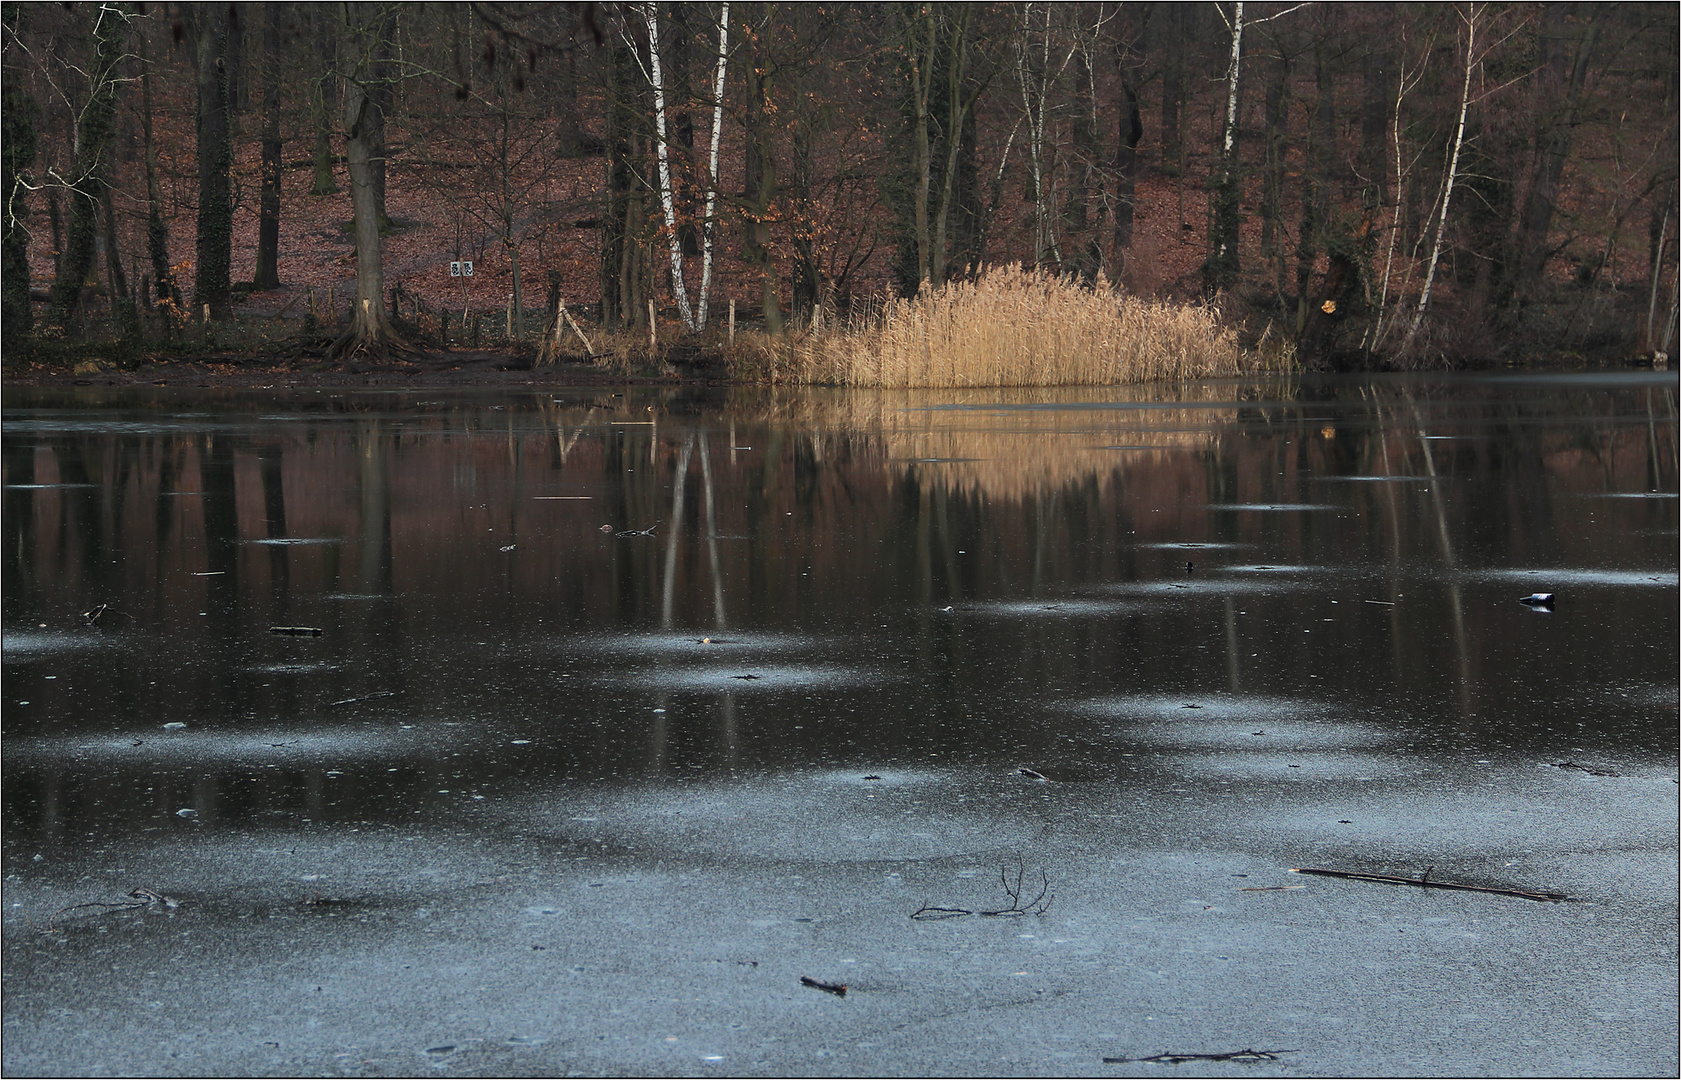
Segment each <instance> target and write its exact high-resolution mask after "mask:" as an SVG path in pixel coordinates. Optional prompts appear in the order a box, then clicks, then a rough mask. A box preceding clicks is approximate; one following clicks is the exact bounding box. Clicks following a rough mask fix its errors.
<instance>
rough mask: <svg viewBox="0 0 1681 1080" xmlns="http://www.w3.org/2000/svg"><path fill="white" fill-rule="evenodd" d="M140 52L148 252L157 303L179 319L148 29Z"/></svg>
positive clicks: (137, 40)
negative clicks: (161, 183) (154, 116)
mask: <svg viewBox="0 0 1681 1080" xmlns="http://www.w3.org/2000/svg"><path fill="white" fill-rule="evenodd" d="M135 43H136V45H137V46H138V48H139V52H140V123H141V132H142V138H143V139H144V140H145V151H146V254H147V255H148V256H149V257H150V258H151V260H152V277H153V279H154V280H155V281H156V282H157V289H158V299H157V305H158V307H159V308H162V309H164V310H166V311H172V312H173V313H174V314H175V316H176V318H175V320H174V321H173V322H172V323H171V325H174V323H176V322H179V317H180V315H181V292H180V288H179V287H178V286H177V285H176V284H175V270H174V268H173V267H172V266H171V265H170V262H169V223H168V221H167V220H166V219H165V218H164V213H163V191H162V189H160V188H159V186H158V151H157V145H156V143H155V142H154V141H153V139H152V63H151V60H150V58H149V57H148V56H147V49H146V34H145V31H141V33H139V34H137V35H136V36H135Z"/></svg>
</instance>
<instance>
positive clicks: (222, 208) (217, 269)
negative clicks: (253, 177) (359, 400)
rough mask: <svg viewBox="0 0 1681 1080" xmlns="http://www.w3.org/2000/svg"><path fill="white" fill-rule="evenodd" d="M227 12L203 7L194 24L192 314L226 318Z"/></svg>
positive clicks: (229, 238) (229, 262)
mask: <svg viewBox="0 0 1681 1080" xmlns="http://www.w3.org/2000/svg"><path fill="white" fill-rule="evenodd" d="M227 53H228V9H227V5H225V4H205V5H203V6H202V7H201V8H200V11H199V21H198V245H197V255H198V265H197V268H196V270H195V272H194V275H193V312H192V315H193V317H194V318H195V319H198V318H202V317H203V314H204V309H205V308H206V307H207V306H208V307H209V309H210V317H211V318H212V319H218V320H220V319H225V318H227V317H228V314H229V308H230V303H231V296H232V284H231V277H230V276H231V274H232V266H233V200H232V197H231V194H230V188H229V173H230V171H231V170H232V167H233V140H232V137H231V135H230V133H229V127H228V76H227V72H228V65H227V59H228V56H227Z"/></svg>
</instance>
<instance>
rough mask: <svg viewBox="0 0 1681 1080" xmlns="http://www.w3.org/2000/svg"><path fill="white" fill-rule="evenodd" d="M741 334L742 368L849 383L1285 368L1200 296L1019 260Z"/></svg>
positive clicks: (1092, 382)
mask: <svg viewBox="0 0 1681 1080" xmlns="http://www.w3.org/2000/svg"><path fill="white" fill-rule="evenodd" d="M743 344H748V345H749V347H748V349H745V350H741V351H739V352H738V353H737V360H738V364H737V365H736V374H737V375H738V376H739V377H742V378H747V379H755V380H765V381H771V382H792V383H807V384H820V385H830V386H853V387H878V388H885V387H963V386H1103V385H1114V384H1118V383H1136V382H1152V381H1158V380H1185V379H1201V378H1212V377H1219V376H1231V375H1242V374H1252V373H1256V372H1261V371H1266V370H1272V371H1281V370H1288V369H1289V367H1290V366H1291V363H1292V361H1293V359H1294V356H1293V355H1292V354H1291V353H1290V352H1289V351H1288V350H1283V351H1280V350H1277V349H1274V350H1268V355H1267V356H1265V357H1264V358H1263V357H1262V356H1261V355H1258V354H1256V353H1251V352H1247V351H1245V350H1244V349H1243V348H1242V347H1241V346H1240V345H1239V344H1238V342H1237V334H1236V332H1235V331H1234V330H1232V329H1230V328H1228V327H1225V326H1222V325H1221V323H1220V320H1219V317H1218V316H1217V315H1216V314H1215V312H1213V311H1212V310H1210V309H1209V308H1207V307H1203V306H1200V305H1181V304H1173V303H1166V302H1161V301H1153V300H1144V299H1140V298H1138V297H1135V296H1129V295H1126V294H1124V293H1121V292H1119V291H1118V290H1116V289H1115V288H1114V287H1113V286H1111V285H1110V284H1109V283H1108V282H1107V281H1106V280H1104V279H1103V278H1102V277H1101V276H1100V277H1099V278H1098V280H1097V282H1096V283H1095V285H1093V286H1086V285H1082V284H1081V283H1080V282H1079V281H1077V280H1076V279H1073V278H1069V277H1059V276H1058V275H1055V274H1050V273H1046V272H1043V271H1036V270H1023V269H1020V268H1017V267H1014V266H1007V267H994V268H992V269H989V270H985V271H983V272H982V273H981V274H980V275H979V276H978V277H976V278H975V279H974V280H973V281H954V282H951V283H949V284H947V285H943V286H941V287H939V288H937V289H927V290H924V291H923V292H922V293H920V294H918V295H917V296H915V297H913V298H910V299H903V300H892V301H889V302H888V303H887V304H886V305H885V306H884V307H882V308H880V309H879V310H874V311H867V312H863V313H861V314H860V313H855V314H854V316H853V317H852V318H850V319H847V320H843V321H842V322H841V323H840V324H839V325H838V326H836V327H834V328H833V329H832V330H830V331H829V332H827V333H818V334H806V335H804V336H803V337H800V338H790V339H786V341H785V343H784V344H782V345H781V347H780V348H778V347H777V345H776V344H773V343H772V342H771V341H757V342H755V343H751V344H749V343H745V342H744V343H743Z"/></svg>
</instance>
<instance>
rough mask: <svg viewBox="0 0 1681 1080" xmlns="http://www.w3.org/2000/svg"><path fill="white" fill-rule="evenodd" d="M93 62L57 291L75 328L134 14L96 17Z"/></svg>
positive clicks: (56, 302)
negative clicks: (129, 25) (123, 59)
mask: <svg viewBox="0 0 1681 1080" xmlns="http://www.w3.org/2000/svg"><path fill="white" fill-rule="evenodd" d="M92 18H93V20H94V25H93V27H92V31H93V35H92V36H93V52H94V55H93V60H92V63H91V64H90V65H89V67H88V97H87V103H86V104H85V105H84V106H83V107H82V110H81V112H80V113H79V114H78V116H77V119H76V132H75V138H76V155H75V161H74V165H73V166H72V170H73V171H72V175H71V177H70V185H69V192H70V228H69V236H68V239H67V242H66V244H65V251H64V263H63V267H62V269H61V270H60V272H59V278H58V280H57V281H56V282H54V286H53V292H52V306H53V321H54V322H56V323H58V325H60V326H62V327H64V328H65V329H66V330H70V329H72V328H73V327H74V326H75V325H76V323H77V321H78V319H79V303H78V302H79V300H80V298H81V295H82V286H83V284H84V283H85V282H86V280H87V277H88V274H89V272H90V271H92V269H93V258H94V248H95V246H96V244H95V237H96V236H97V234H98V232H99V215H100V207H101V206H102V205H103V204H104V200H105V191H106V185H107V183H108V182H109V176H110V161H109V148H110V145H111V133H112V131H113V128H114V123H115V119H116V109H117V81H118V73H117V66H118V64H120V63H121V61H122V57H123V42H124V41H125V40H126V38H127V37H128V18H129V16H128V13H127V11H126V10H123V9H121V8H119V7H117V6H115V5H113V6H109V7H100V8H97V9H94V11H93V13H92Z"/></svg>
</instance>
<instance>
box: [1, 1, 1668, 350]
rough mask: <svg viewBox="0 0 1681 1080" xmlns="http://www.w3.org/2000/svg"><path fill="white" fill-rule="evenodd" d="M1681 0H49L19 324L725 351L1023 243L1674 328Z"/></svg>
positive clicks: (17, 97)
mask: <svg viewBox="0 0 1681 1080" xmlns="http://www.w3.org/2000/svg"><path fill="white" fill-rule="evenodd" d="M1678 12H1681V7H1678V6H1677V5H1675V4H1669V3H1654V4H1614V5H1613V4H1594V3H1581V4H1577V3H1550V4H1480V3H1455V4H1332V3H1310V4H1280V3H1272V4H1268V3H1262V4H1211V3H1205V4H1179V3H1122V4H1114V3H1027V4H991V3H949V4H937V5H925V4H869V5H842V4H821V3H813V4H775V3H735V4H706V3H675V4H673V3H652V4H498V3H471V4H447V3H440V4H418V3H413V4H376V3H347V4H343V3H341V4H329V3H288V4H275V3H253V4H215V3H206V4H181V5H167V6H165V5H143V4H116V3H106V4H97V3H71V4H56V3H55V4H49V3H21V4H20V3H9V4H5V5H4V6H3V8H0V14H3V29H4V103H3V107H0V123H3V131H0V158H3V165H4V176H3V177H0V191H4V193H5V196H6V204H5V213H4V252H3V254H4V264H3V274H0V294H3V296H0V299H3V301H4V310H3V313H0V331H3V334H4V352H5V356H6V359H7V362H8V366H10V365H11V364H12V363H13V362H14V361H17V360H19V359H20V358H30V357H37V358H38V357H46V358H48V359H54V358H56V359H59V360H61V361H62V360H67V359H70V358H73V357H74V356H76V355H80V354H79V353H78V352H76V350H77V349H81V350H83V351H85V350H86V347H87V346H88V344H89V343H109V342H112V341H120V342H122V343H123V344H124V345H125V346H126V348H127V349H128V350H129V353H130V354H131V355H134V356H140V355H151V356H153V357H154V358H155V357H157V356H160V355H187V354H191V353H192V352H193V351H194V350H198V351H201V352H202V351H204V350H206V349H222V350H226V349H229V348H244V349H252V350H268V351H271V352H272V351H275V350H280V351H283V352H287V353H289V354H290V355H292V356H311V357H319V356H333V357H339V358H348V357H363V358H364V359H368V358H371V359H373V360H375V361H381V360H385V359H387V358H390V357H394V356H401V355H403V354H405V353H406V352H408V351H410V350H413V349H416V348H420V347H437V346H438V345H439V344H441V343H443V342H460V343H468V342H470V343H472V344H475V345H478V344H482V343H489V342H491V341H495V342H497V343H498V344H500V343H503V342H506V343H507V346H506V347H508V348H510V349H512V350H514V351H521V350H523V351H525V352H527V353H528V354H538V355H539V358H542V356H545V355H546V356H548V357H549V358H553V353H554V352H555V346H557V345H558V344H559V343H560V341H561V339H562V337H564V339H565V340H566V341H567V342H569V345H568V346H567V347H568V348H570V349H571V350H573V352H574V353H576V354H580V355H579V356H577V357H575V358H587V357H589V356H592V355H600V353H605V352H606V351H607V349H606V347H605V346H604V345H602V344H601V343H602V342H612V341H615V340H621V339H625V340H643V339H645V338H647V336H648V331H649V329H650V320H652V322H653V329H654V330H655V331H656V333H657V337H656V339H655V341H656V345H657V350H656V351H659V352H660V356H661V357H662V358H664V359H673V358H675V359H683V358H685V357H687V358H691V359H692V358H693V357H695V356H697V355H699V354H703V353H705V352H707V351H708V350H715V351H718V352H725V351H727V346H726V345H725V344H724V341H725V340H727V339H726V338H725V336H724V335H725V334H726V333H728V331H727V330H726V329H725V327H724V326H723V325H722V324H723V323H724V321H725V320H724V314H723V313H724V312H725V310H726V308H730V309H731V310H732V312H733V317H735V318H739V319H740V320H741V322H742V324H743V325H744V326H745V325H747V324H751V325H752V326H753V327H755V328H756V329H757V330H758V331H760V332H761V333H762V334H766V335H771V336H773V337H774V336H778V335H810V334H813V333H821V332H822V331H823V330H824V328H825V327H834V326H835V325H836V324H837V323H841V324H844V323H845V321H846V320H847V319H848V318H849V317H856V316H857V315H858V313H859V312H868V311H872V310H879V309H880V306H881V304H882V303H883V302H885V300H886V299H887V298H888V297H891V296H910V295H913V294H916V293H918V292H919V290H920V291H923V292H927V291H928V290H929V289H931V288H934V287H937V286H939V285H941V284H943V283H946V282H951V281H959V280H965V279H972V278H974V277H975V276H976V275H978V274H980V273H981V272H982V270H983V268H985V267H989V266H1000V265H1007V264H1018V265H1021V266H1026V267H1030V268H1033V267H1036V268H1040V269H1042V270H1044V271H1046V272H1048V273H1053V274H1057V275H1062V276H1064V277H1065V278H1067V279H1068V280H1069V281H1070V282H1077V283H1085V284H1088V285H1096V284H1099V283H1113V285H1114V286H1116V287H1118V288H1120V289H1121V290H1124V291H1125V292H1128V293H1131V294H1134V295H1137V296H1141V297H1149V298H1156V299H1162V300H1169V301H1174V302H1179V303H1185V304H1197V303H1206V304H1210V305H1212V306H1213V307H1214V308H1215V309H1216V310H1217V311H1218V312H1219V313H1220V315H1221V316H1222V317H1223V318H1224V319H1225V320H1226V321H1227V322H1228V323H1230V324H1232V325H1235V326H1238V327H1240V328H1241V330H1242V333H1243V335H1244V340H1245V342H1246V343H1247V344H1256V343H1261V344H1263V345H1265V343H1267V342H1271V343H1273V344H1274V345H1277V344H1280V343H1282V344H1283V345H1285V346H1286V347H1288V348H1292V349H1293V350H1294V353H1295V357H1296V359H1297V361H1298V362H1299V363H1301V364H1303V365H1304V366H1308V367H1333V368H1353V367H1422V366H1442V365H1460V364H1469V363H1479V362H1481V363H1488V362H1503V361H1524V360H1530V359H1536V358H1557V357H1561V356H1562V357H1565V358H1575V359H1579V360H1589V361H1600V362H1613V361H1622V360H1627V359H1629V358H1633V357H1646V358H1651V357H1653V355H1654V354H1662V353H1667V352H1668V351H1669V350H1670V348H1671V345H1672V342H1673V339H1674V336H1675V333H1676V317H1677V303H1678V299H1681V293H1678V284H1677V272H1676V271H1677V245H1676V231H1677V225H1678V221H1677V214H1676V209H1677V205H1676V204H1677V161H1678V153H1681V149H1678V145H1677V98H1676V93H1677V83H1678V78H1681V72H1678V51H1681V46H1678V42H1681V20H1678ZM468 263H471V266H472V272H471V275H470V276H467V275H465V274H463V273H461V271H462V270H463V269H464V268H465V267H466V265H467V264H468ZM561 301H564V303H565V305H566V312H567V314H569V315H571V316H572V317H573V321H574V322H575V323H576V324H577V327H576V336H574V331H573V328H572V326H571V324H565V323H563V321H562V320H561V319H558V318H557V316H558V315H559V307H558V305H559V303H560V302H561ZM591 335H594V336H595V338H596V339H597V342H596V344H594V345H589V344H587V343H586V339H587V338H588V337H589V336H591ZM614 335H619V337H618V338H615V337H614ZM539 342H541V343H543V346H544V347H543V349H542V350H541V352H539V344H538V343H539ZM598 349H599V350H600V353H598V352H597V350H598Z"/></svg>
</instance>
